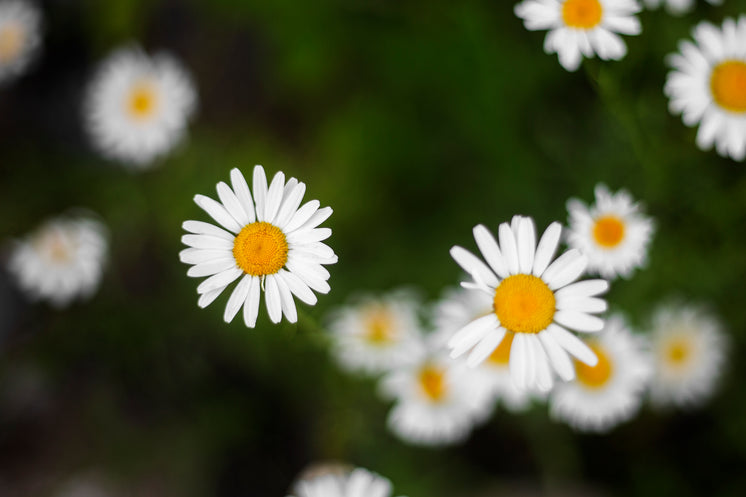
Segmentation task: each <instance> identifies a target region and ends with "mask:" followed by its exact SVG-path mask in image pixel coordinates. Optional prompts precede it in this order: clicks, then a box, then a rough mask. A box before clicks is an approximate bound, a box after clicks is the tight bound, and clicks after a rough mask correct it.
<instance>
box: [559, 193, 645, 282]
mask: <svg viewBox="0 0 746 497" xmlns="http://www.w3.org/2000/svg"><path fill="white" fill-rule="evenodd" d="M595 194H596V203H595V204H593V205H591V206H590V207H588V206H586V205H585V204H584V203H583V202H581V201H580V200H578V199H570V200H569V201H568V202H567V211H568V212H569V214H570V216H569V223H568V224H569V232H568V233H567V243H568V244H569V245H570V246H571V247H573V248H576V249H578V250H580V251H581V252H582V253H583V254H585V255H586V257H588V271H589V272H595V273H598V274H600V275H601V276H602V277H603V278H606V279H614V278H616V277H617V276H622V277H625V278H628V277H629V276H631V275H632V272H633V271H634V270H635V269H636V268H639V267H642V266H643V265H644V264H645V263H646V261H647V256H648V245H649V244H650V239H651V238H652V235H653V231H654V224H653V221H652V220H651V219H650V218H649V217H648V216H645V215H644V214H643V213H642V207H641V206H640V205H639V204H638V203H637V202H635V201H634V199H633V198H632V196H631V195H630V194H629V193H627V192H626V191H625V190H619V191H618V192H616V193H611V192H610V191H609V190H608V188H606V185H603V184H598V185H596V189H595Z"/></svg>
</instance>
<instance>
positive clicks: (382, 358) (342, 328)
mask: <svg viewBox="0 0 746 497" xmlns="http://www.w3.org/2000/svg"><path fill="white" fill-rule="evenodd" d="M419 306H420V300H419V298H418V297H417V296H416V295H415V294H414V293H412V292H410V291H408V290H396V291H393V292H390V293H388V294H385V295H381V296H378V297H375V296H370V295H368V296H363V297H360V298H358V299H356V301H355V302H354V303H352V304H350V305H347V306H344V307H342V308H340V309H337V310H336V311H333V312H332V313H331V314H330V318H329V319H328V325H327V327H328V329H329V332H330V333H331V335H332V339H333V345H332V351H333V354H334V356H335V357H336V359H337V362H338V363H339V364H340V366H342V367H343V368H344V369H346V370H348V371H360V372H364V373H381V372H385V371H388V370H389V369H391V368H394V367H398V366H401V365H404V364H411V363H412V362H414V361H417V360H418V359H419V358H420V357H421V355H422V353H423V345H422V343H423V342H422V327H421V325H420V320H419V316H418V314H417V313H418V309H419Z"/></svg>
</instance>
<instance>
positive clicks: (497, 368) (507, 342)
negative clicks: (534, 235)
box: [433, 288, 534, 412]
mask: <svg viewBox="0 0 746 497" xmlns="http://www.w3.org/2000/svg"><path fill="white" fill-rule="evenodd" d="M493 306H494V304H493V301H492V298H491V297H490V296H489V295H487V294H486V293H483V292H475V291H473V290H467V289H465V288H452V289H449V290H447V291H446V292H445V294H444V295H443V298H442V299H440V300H439V301H438V302H437V303H436V304H435V306H434V309H433V324H434V326H435V335H434V339H435V341H436V342H437V343H442V344H445V343H447V342H448V341H449V340H450V339H451V337H453V335H454V334H455V332H456V331H458V330H460V329H461V328H463V327H464V326H466V325H467V324H469V323H470V322H471V321H474V320H475V319H478V318H480V317H483V316H487V315H489V314H492V313H494V312H495V311H494V309H493ZM513 336H514V334H513V333H512V332H508V333H506V335H505V338H504V339H503V340H502V342H500V345H498V346H497V348H496V349H495V350H494V351H493V352H492V354H490V355H489V357H487V359H486V360H485V361H484V362H483V363H482V364H480V365H479V366H478V367H477V369H476V371H477V372H479V373H481V374H482V376H483V379H482V381H484V382H486V383H487V385H489V387H490V388H491V390H492V393H493V395H494V396H495V397H496V398H497V399H498V400H499V401H500V402H501V403H502V404H503V405H504V406H505V407H506V408H507V409H508V410H509V411H513V412H520V411H524V410H525V409H526V408H528V407H529V405H530V404H531V399H532V397H533V396H534V392H531V391H530V390H525V389H518V388H517V387H516V386H515V384H514V383H513V380H512V379H511V377H510V368H509V367H508V364H509V359H510V346H511V344H512V343H513Z"/></svg>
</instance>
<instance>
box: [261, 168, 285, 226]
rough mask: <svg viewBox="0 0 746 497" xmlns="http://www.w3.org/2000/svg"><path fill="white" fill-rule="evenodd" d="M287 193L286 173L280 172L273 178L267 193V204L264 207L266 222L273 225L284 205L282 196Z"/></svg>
mask: <svg viewBox="0 0 746 497" xmlns="http://www.w3.org/2000/svg"><path fill="white" fill-rule="evenodd" d="M284 191H285V173H283V172H282V171H278V172H277V173H275V177H274V178H272V183H271V184H270V185H269V190H268V191H267V202H266V203H265V205H264V220H265V221H267V222H268V223H271V222H272V221H273V220H274V219H275V216H276V215H277V211H278V210H279V209H280V203H282V194H283V192H284Z"/></svg>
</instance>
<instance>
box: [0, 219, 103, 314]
mask: <svg viewBox="0 0 746 497" xmlns="http://www.w3.org/2000/svg"><path fill="white" fill-rule="evenodd" d="M107 250H108V242H107V236H106V229H105V228H104V226H103V225H102V224H101V223H99V222H98V221H94V220H93V219H91V218H90V217H87V216H77V217H68V216H61V217H57V218H53V219H50V220H48V221H46V222H45V223H44V224H43V225H42V226H41V227H39V228H38V229H37V230H36V231H34V232H33V233H31V234H30V235H28V236H27V237H26V238H25V239H23V240H20V241H18V242H16V244H15V247H14V249H13V251H12V253H11V255H10V259H9V261H8V269H9V270H10V272H11V273H12V274H13V276H14V277H15V278H16V280H17V281H18V284H19V286H20V287H21V288H22V289H23V290H24V291H25V292H26V293H27V294H28V295H29V296H30V297H32V298H34V299H41V300H48V301H49V302H51V303H52V305H54V306H56V307H64V306H66V305H68V304H69V303H70V302H71V301H72V300H74V299H82V298H88V297H90V296H91V295H93V293H94V292H95V291H96V289H97V288H98V284H99V281H100V280H101V274H102V272H103V269H104V262H105V260H106V256H107Z"/></svg>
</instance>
